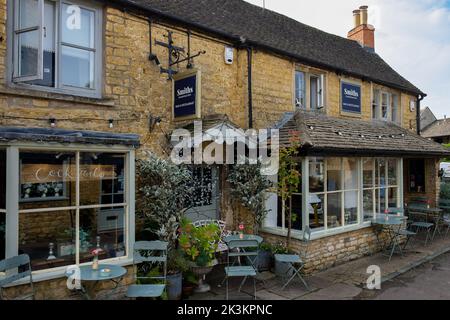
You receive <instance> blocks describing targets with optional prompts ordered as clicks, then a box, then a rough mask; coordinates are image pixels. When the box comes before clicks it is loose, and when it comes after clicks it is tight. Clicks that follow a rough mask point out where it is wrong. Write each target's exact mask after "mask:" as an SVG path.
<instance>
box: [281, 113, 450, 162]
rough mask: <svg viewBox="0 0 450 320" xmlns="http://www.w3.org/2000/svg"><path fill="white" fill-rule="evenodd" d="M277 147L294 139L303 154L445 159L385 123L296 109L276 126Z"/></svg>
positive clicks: (432, 145) (434, 146)
mask: <svg viewBox="0 0 450 320" xmlns="http://www.w3.org/2000/svg"><path fill="white" fill-rule="evenodd" d="M275 128H276V129H279V130H280V147H286V146H289V145H290V144H291V143H292V142H291V141H292V138H294V137H297V138H298V140H299V143H300V148H301V154H302V155H364V156H403V157H407V156H420V157H448V156H450V150H449V149H446V148H444V147H443V146H441V145H440V144H438V143H436V142H433V141H430V140H428V139H426V138H423V137H421V136H419V135H417V134H415V133H412V132H410V131H408V130H406V129H403V128H401V127H399V126H398V125H396V124H394V123H391V122H387V121H375V120H374V121H370V122H369V121H362V120H357V119H342V118H335V117H331V116H327V115H325V114H321V113H317V112H309V111H303V110H297V111H296V112H295V113H286V114H285V115H284V116H283V118H282V119H281V121H280V122H279V123H278V124H276V125H275Z"/></svg>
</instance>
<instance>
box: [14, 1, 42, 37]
mask: <svg viewBox="0 0 450 320" xmlns="http://www.w3.org/2000/svg"><path fill="white" fill-rule="evenodd" d="M18 18H19V21H18V22H19V23H18V25H19V28H18V29H19V30H21V29H27V28H31V27H37V26H39V2H38V0H19V8H18Z"/></svg>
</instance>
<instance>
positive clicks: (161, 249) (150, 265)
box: [127, 241, 168, 298]
mask: <svg viewBox="0 0 450 320" xmlns="http://www.w3.org/2000/svg"><path fill="white" fill-rule="evenodd" d="M167 246H168V243H167V242H163V241H138V242H136V243H135V244H134V255H133V269H134V278H135V281H136V284H133V285H130V286H129V287H128V291H127V297H129V298H157V297H160V296H162V295H163V293H164V290H165V289H166V277H167ZM161 265H163V266H162V267H163V271H162V272H163V274H162V275H161V273H160V270H159V269H160V268H161ZM155 268H157V269H158V270H157V272H155V275H153V273H152V272H153V270H155ZM146 282H151V283H146ZM152 282H153V283H152Z"/></svg>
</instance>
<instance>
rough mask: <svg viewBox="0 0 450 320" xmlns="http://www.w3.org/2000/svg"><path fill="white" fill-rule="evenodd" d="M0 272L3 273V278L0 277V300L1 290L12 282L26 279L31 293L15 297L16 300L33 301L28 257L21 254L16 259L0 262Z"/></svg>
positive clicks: (31, 276)
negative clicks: (28, 281)
mask: <svg viewBox="0 0 450 320" xmlns="http://www.w3.org/2000/svg"><path fill="white" fill-rule="evenodd" d="M0 272H4V273H5V277H3V278H2V277H0V300H4V299H5V297H4V295H3V289H4V287H5V286H7V285H8V284H11V283H13V282H14V281H17V280H20V279H23V278H27V277H29V279H30V288H31V293H28V294H25V295H23V296H20V297H16V298H15V299H16V300H26V299H29V298H31V299H33V300H34V299H35V294H36V293H35V290H34V285H33V275H32V272H31V263H30V256H28V255H27V254H21V255H19V256H16V257H12V258H8V259H5V260H2V261H0Z"/></svg>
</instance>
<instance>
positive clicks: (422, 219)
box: [408, 211, 434, 245]
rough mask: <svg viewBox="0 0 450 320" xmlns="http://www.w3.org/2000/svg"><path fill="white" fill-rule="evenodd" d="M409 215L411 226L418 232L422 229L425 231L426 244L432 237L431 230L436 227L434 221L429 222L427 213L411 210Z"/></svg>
mask: <svg viewBox="0 0 450 320" xmlns="http://www.w3.org/2000/svg"><path fill="white" fill-rule="evenodd" d="M408 217H409V218H410V219H411V224H410V227H411V228H412V229H413V230H415V232H416V233H417V234H418V233H420V232H421V231H425V245H427V244H428V240H430V239H432V234H431V230H432V229H433V227H434V223H431V222H427V214H424V213H420V212H414V211H410V212H409V213H408Z"/></svg>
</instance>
